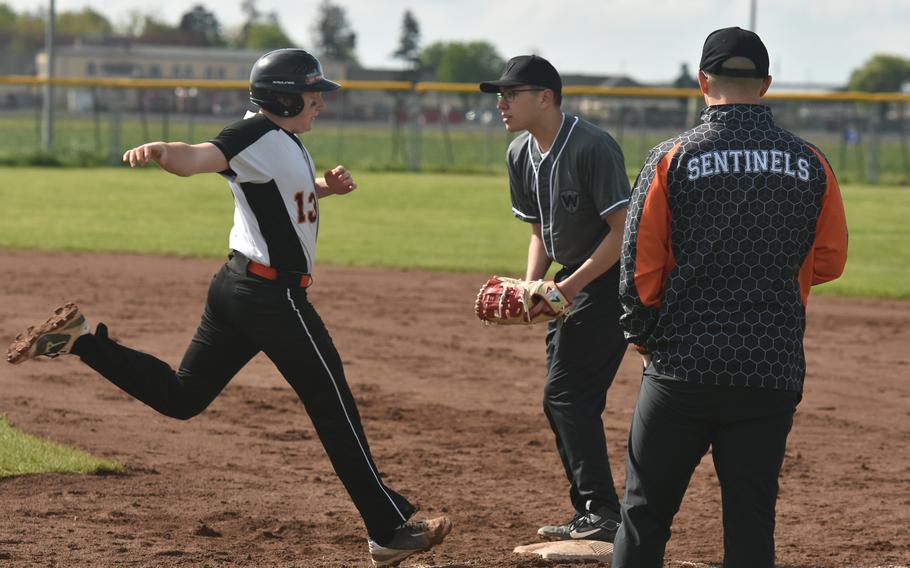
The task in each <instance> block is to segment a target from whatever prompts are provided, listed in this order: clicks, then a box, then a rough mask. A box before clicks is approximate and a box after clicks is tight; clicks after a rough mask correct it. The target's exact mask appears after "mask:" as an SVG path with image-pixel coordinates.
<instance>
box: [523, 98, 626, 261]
mask: <svg viewBox="0 0 910 568" xmlns="http://www.w3.org/2000/svg"><path fill="white" fill-rule="evenodd" d="M506 161H507V162H508V165H509V184H510V186H511V194H512V212H513V213H514V214H515V216H516V217H518V218H519V219H521V220H522V221H526V222H528V223H535V224H537V223H539V224H540V228H541V235H542V237H543V243H544V248H545V249H546V252H547V256H549V257H550V258H551V259H552V260H555V261H556V262H558V263H560V264H562V265H563V266H578V265H580V264H581V263H583V262H584V261H585V260H587V259H588V258H589V257H590V256H591V254H593V252H594V250H595V249H596V248H597V246H598V245H600V243H601V241H603V239H604V237H606V236H607V234H608V233H609V232H610V227H609V225H607V224H606V223H605V222H604V221H605V220H606V218H607V217H608V216H609V215H610V214H611V213H613V212H615V211H616V210H617V209H619V208H621V207H625V206H626V205H627V204H628V202H629V196H630V193H631V190H630V188H629V178H628V177H627V176H626V168H625V161H624V159H623V155H622V150H621V149H620V147H619V144H617V143H616V141H615V140H614V139H613V138H612V137H611V136H610V135H609V134H607V133H606V132H604V131H603V130H601V129H600V128H598V127H597V126H595V125H593V124H591V123H590V122H588V121H586V120H582V119H581V118H579V117H577V116H571V115H567V114H564V115H563V119H562V126H561V127H560V129H559V133H558V134H557V135H556V139H555V140H554V141H553V144H552V145H551V146H550V149H549V151H547V152H545V153H542V152H541V151H540V147H539V146H538V144H537V141H536V140H535V139H534V137H533V136H531V134H530V133H528V132H525V133H524V134H522V135H520V136H518V137H517V138H516V139H515V140H513V141H512V143H511V144H510V145H509V150H508V154H507V156H506Z"/></svg>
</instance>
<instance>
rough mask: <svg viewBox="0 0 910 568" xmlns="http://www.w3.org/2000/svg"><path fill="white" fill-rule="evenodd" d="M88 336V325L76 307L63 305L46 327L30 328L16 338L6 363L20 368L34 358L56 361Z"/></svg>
mask: <svg viewBox="0 0 910 568" xmlns="http://www.w3.org/2000/svg"><path fill="white" fill-rule="evenodd" d="M86 333H89V326H88V322H87V321H86V320H85V316H83V315H82V313H81V312H80V311H79V308H78V307H77V306H76V304H72V303H69V304H64V305H63V306H60V307H59V308H57V309H56V310H54V315H52V316H51V317H49V318H48V319H47V321H46V322H44V323H43V324H41V325H39V326H38V327H34V326H29V327H28V329H26V330H25V331H23V332H22V333H20V334H19V335H17V336H16V340H15V341H13V343H12V344H11V345H10V346H9V349H8V350H7V352H6V360H7V361H8V362H10V363H12V364H13V365H17V364H19V363H21V362H23V361H27V360H29V359H33V358H35V357H48V358H53V357H57V356H59V355H63V354H64V353H69V352H70V351H72V349H73V344H74V343H76V340H77V339H79V338H80V337H82V336H83V335H85V334H86Z"/></svg>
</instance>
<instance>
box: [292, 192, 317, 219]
mask: <svg viewBox="0 0 910 568" xmlns="http://www.w3.org/2000/svg"><path fill="white" fill-rule="evenodd" d="M304 195H305V193H304V192H303V191H298V192H297V193H295V194H294V202H295V203H297V222H298V223H306V222H310V223H315V222H316V218H317V216H318V214H317V212H316V209H317V207H318V205H316V193H311V194H310V195H309V197H307V198H305V199H304ZM307 204H309V205H310V208H309V209H307Z"/></svg>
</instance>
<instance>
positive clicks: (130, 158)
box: [123, 142, 167, 168]
mask: <svg viewBox="0 0 910 568" xmlns="http://www.w3.org/2000/svg"><path fill="white" fill-rule="evenodd" d="M123 161H124V162H129V164H130V167H132V168H135V167H136V166H144V165H146V164H148V163H149V161H153V162H155V163H157V164H159V165H161V166H164V165H166V164H167V144H165V143H164V142H149V143H148V144H143V145H142V146H137V147H136V148H132V149H130V150H127V151H126V152H125V153H124V154H123Z"/></svg>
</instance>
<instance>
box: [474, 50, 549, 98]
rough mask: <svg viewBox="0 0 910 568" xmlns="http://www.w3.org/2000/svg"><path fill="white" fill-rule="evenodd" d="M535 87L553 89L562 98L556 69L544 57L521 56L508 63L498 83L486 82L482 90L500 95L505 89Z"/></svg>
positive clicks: (481, 86) (482, 85)
mask: <svg viewBox="0 0 910 568" xmlns="http://www.w3.org/2000/svg"><path fill="white" fill-rule="evenodd" d="M520 85H534V86H535V87H543V88H544V89H551V90H552V91H553V92H554V93H556V95H557V96H562V79H561V78H560V77H559V73H558V72H557V71H556V68H555V67H553V66H552V65H551V64H550V62H549V61H547V60H546V59H544V58H543V57H538V56H536V55H519V56H518V57H513V58H512V59H510V60H509V62H508V63H506V70H505V71H503V72H502V77H500V78H499V80H498V81H484V82H483V83H481V84H480V90H481V91H483V92H484V93H498V92H500V91H502V89H503V88H509V87H518V86H520Z"/></svg>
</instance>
